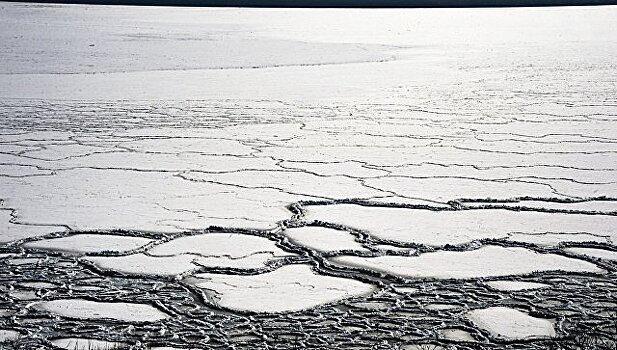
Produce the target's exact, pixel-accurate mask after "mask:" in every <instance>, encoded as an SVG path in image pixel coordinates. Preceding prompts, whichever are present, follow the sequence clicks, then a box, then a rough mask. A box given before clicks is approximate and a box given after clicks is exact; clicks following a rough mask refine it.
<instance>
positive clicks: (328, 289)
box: [188, 265, 375, 312]
mask: <svg viewBox="0 0 617 350" xmlns="http://www.w3.org/2000/svg"><path fill="white" fill-rule="evenodd" d="M188 282H189V283H191V284H193V285H195V286H196V287H198V288H201V289H203V290H204V292H205V293H206V294H207V295H208V299H209V300H210V301H211V302H212V303H213V304H214V305H217V306H219V307H223V308H226V309H231V310H239V311H253V312H288V311H298V310H304V309H308V308H311V307H315V306H318V305H322V304H325V303H330V302H335V301H339V300H341V299H344V298H348V297H354V296H362V295H366V294H369V293H371V292H372V291H374V290H375V287H374V286H373V285H370V284H367V283H363V282H360V281H356V280H353V279H349V278H340V277H330V276H322V275H318V274H316V273H315V272H314V271H313V270H312V269H311V267H310V266H308V265H289V266H284V267H281V268H279V269H277V270H274V271H272V272H268V273H264V274H259V275H250V276H237V275H223V274H205V273H204V274H197V275H196V276H195V278H191V279H189V280H188Z"/></svg>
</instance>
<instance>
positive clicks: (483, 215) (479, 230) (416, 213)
mask: <svg viewBox="0 0 617 350" xmlns="http://www.w3.org/2000/svg"><path fill="white" fill-rule="evenodd" d="M305 220H307V221H309V222H310V221H315V220H319V221H323V222H328V223H332V224H338V225H343V226H346V227H350V228H353V229H357V230H362V231H366V232H368V233H369V234H371V235H372V236H375V237H378V238H381V239H386V240H393V241H398V242H408V243H419V244H425V245H429V246H443V245H446V244H451V245H457V244H464V243H469V242H472V241H475V240H480V239H485V238H509V239H511V240H517V239H518V238H520V240H522V241H528V240H532V239H534V238H536V240H538V241H539V242H542V241H540V240H542V239H544V240H545V241H546V240H548V239H549V238H550V239H552V241H555V240H557V243H558V242H561V241H568V239H569V238H571V240H574V241H580V240H581V239H582V240H583V241H588V240H592V241H602V242H606V241H607V239H610V240H612V241H615V240H617V229H616V227H617V217H615V216H604V215H584V214H564V213H544V212H528V211H521V212H518V211H511V210H505V209H475V210H462V211H450V210H427V209H407V208H389V207H372V206H361V205H355V204H335V205H309V206H306V213H305ZM553 230H555V231H558V232H562V233H572V234H571V235H563V236H559V235H552V236H551V237H547V236H541V235H538V236H531V235H524V234H525V233H526V234H540V233H549V232H551V231H553ZM576 233H591V234H595V235H597V236H590V235H589V234H587V235H584V236H583V237H579V236H578V235H576ZM555 236H557V237H555ZM602 236H605V237H602ZM590 237H591V238H590ZM592 238H593V239H592ZM548 243H549V244H550V243H551V241H548Z"/></svg>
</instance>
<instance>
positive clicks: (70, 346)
mask: <svg viewBox="0 0 617 350" xmlns="http://www.w3.org/2000/svg"><path fill="white" fill-rule="evenodd" d="M51 343H52V344H54V345H55V346H57V347H59V348H62V349H67V350H114V349H118V350H120V349H128V344H126V343H121V342H112V341H106V340H98V339H87V338H58V339H54V340H52V341H51Z"/></svg>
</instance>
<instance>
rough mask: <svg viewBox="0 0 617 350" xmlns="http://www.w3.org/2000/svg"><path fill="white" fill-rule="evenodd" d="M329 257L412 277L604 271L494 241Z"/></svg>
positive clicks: (576, 260)
mask: <svg viewBox="0 0 617 350" xmlns="http://www.w3.org/2000/svg"><path fill="white" fill-rule="evenodd" d="M330 261H332V262H334V263H336V264H340V265H345V266H350V267H360V268H365V269H369V270H374V271H377V272H383V273H388V274H393V275H397V276H401V277H409V278H414V277H416V278H478V277H492V276H509V275H519V274H529V273H532V272H535V271H572V272H592V273H602V272H604V270H603V269H601V268H599V267H598V266H596V265H594V264H592V263H589V262H586V261H583V260H579V259H572V258H567V257H564V256H561V255H557V254H540V253H536V252H534V251H532V250H529V249H525V248H505V247H501V246H492V245H487V246H483V247H481V248H478V249H475V250H471V251H463V252H458V251H437V252H431V253H424V254H421V255H420V256H379V257H359V256H351V255H344V256H337V257H333V258H330Z"/></svg>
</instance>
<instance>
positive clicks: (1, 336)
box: [0, 329, 21, 342]
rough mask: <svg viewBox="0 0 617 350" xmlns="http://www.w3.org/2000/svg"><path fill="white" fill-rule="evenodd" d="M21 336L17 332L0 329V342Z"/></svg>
mask: <svg viewBox="0 0 617 350" xmlns="http://www.w3.org/2000/svg"><path fill="white" fill-rule="evenodd" d="M20 336H21V334H19V332H17V331H14V330H12V329H0V342H5V341H9V340H14V339H17V338H19V337H20Z"/></svg>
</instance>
